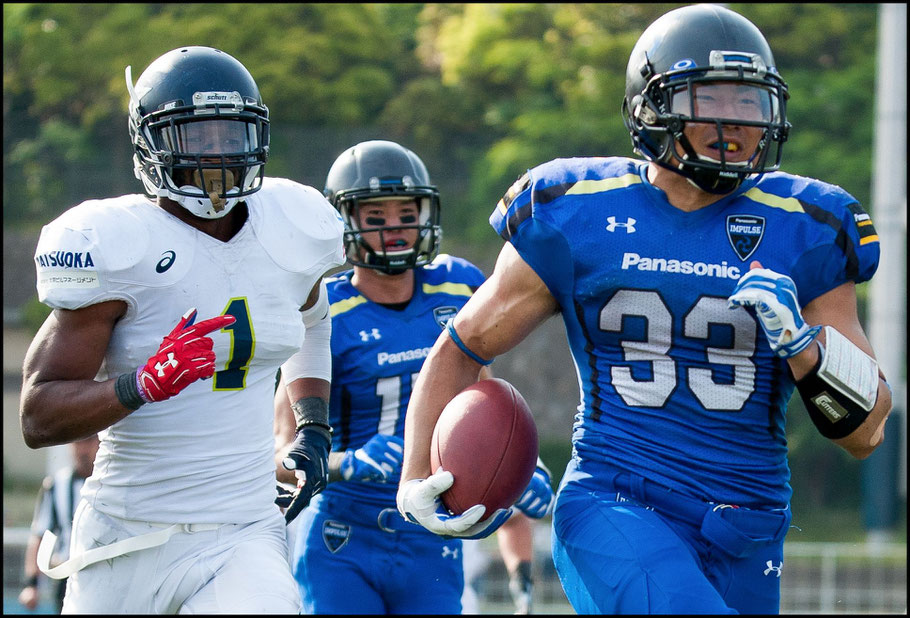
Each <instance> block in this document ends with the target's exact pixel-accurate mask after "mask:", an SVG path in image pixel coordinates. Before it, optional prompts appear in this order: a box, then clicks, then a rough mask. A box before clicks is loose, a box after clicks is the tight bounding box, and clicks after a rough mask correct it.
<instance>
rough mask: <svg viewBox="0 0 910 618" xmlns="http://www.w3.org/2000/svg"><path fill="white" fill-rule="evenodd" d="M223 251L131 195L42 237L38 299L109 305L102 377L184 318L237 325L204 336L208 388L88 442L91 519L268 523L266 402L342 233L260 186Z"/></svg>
mask: <svg viewBox="0 0 910 618" xmlns="http://www.w3.org/2000/svg"><path fill="white" fill-rule="evenodd" d="M246 203H247V206H248V210H249V218H248V220H247V221H246V223H245V224H244V226H243V228H242V229H241V230H240V231H239V232H238V233H237V234H236V235H235V236H234V237H233V238H231V239H230V240H229V241H228V242H221V241H219V240H216V239H215V238H212V237H211V236H209V235H207V234H204V233H202V232H200V231H198V230H196V229H195V228H193V227H191V226H189V225H187V224H185V223H183V222H182V221H180V220H178V219H177V218H176V217H174V216H172V215H170V214H169V213H167V212H166V211H165V210H163V209H161V208H159V207H158V206H156V205H155V204H154V203H153V202H151V201H150V200H149V199H148V198H146V197H144V196H142V195H127V196H123V197H119V198H114V199H106V200H90V201H87V202H84V203H82V204H80V205H78V206H76V207H74V208H72V209H70V210H68V211H67V212H65V213H64V214H63V215H61V216H60V217H58V218H57V219H56V220H54V221H52V222H51V223H50V224H48V225H46V226H45V227H44V229H43V230H42V232H41V238H40V240H39V242H38V248H37V251H36V255H35V261H36V263H37V268H38V296H39V299H40V300H41V301H42V302H44V303H46V304H48V305H49V306H51V307H54V308H62V309H79V308H81V307H85V306H88V305H92V304H95V303H99V302H103V301H107V300H112V299H119V300H123V301H125V302H126V303H127V305H128V309H127V312H126V314H125V316H124V317H123V318H122V319H121V320H119V321H118V322H117V324H116V325H115V327H114V330H113V335H112V337H111V341H110V345H109V346H108V350H107V354H106V357H105V359H104V364H103V366H102V373H106V374H107V375H108V376H110V377H116V376H117V375H119V374H121V373H123V372H135V371H136V369H137V368H138V367H139V366H141V365H144V364H145V362H146V361H147V360H148V358H149V357H150V356H152V355H153V354H154V353H155V352H156V351H157V349H158V346H159V345H160V344H161V341H162V339H163V337H164V336H165V335H166V334H168V333H169V332H170V331H171V330H172V329H173V328H174V326H175V325H176V324H177V322H178V321H179V320H180V317H181V316H182V315H183V314H184V313H185V312H186V311H187V310H188V309H190V308H191V307H196V309H197V310H198V314H197V321H201V320H204V319H207V318H210V317H214V316H217V315H221V314H228V313H229V314H231V315H233V316H235V317H236V318H237V320H236V322H235V323H233V324H231V325H230V326H228V327H226V328H224V329H222V330H220V331H215V332H213V333H212V334H210V335H209V337H211V338H212V340H213V341H214V352H215V369H216V373H215V376H214V377H213V378H212V379H209V380H198V381H196V382H194V383H192V384H190V385H189V386H188V387H186V388H185V389H184V390H183V391H181V392H180V393H179V394H177V395H176V396H174V397H172V398H171V399H168V400H166V401H162V402H158V403H151V404H145V405H143V406H141V407H140V408H139V409H138V410H136V411H135V412H133V413H132V414H130V415H129V416H127V417H126V418H124V419H122V420H120V421H118V422H117V423H115V424H113V425H112V426H111V427H109V428H108V429H106V430H104V431H103V432H101V433H100V436H101V445H100V448H99V452H98V456H97V459H96V461H95V470H94V473H93V474H92V476H91V477H90V478H89V479H88V480H87V481H86V483H85V486H84V488H83V491H82V495H83V497H84V498H86V499H87V500H88V501H89V502H90V503H91V505H92V506H93V507H94V508H95V509H96V510H98V511H100V512H102V513H106V514H109V515H113V516H115V517H121V518H124V519H132V520H142V521H153V522H162V523H242V522H250V521H254V520H259V519H262V518H264V517H266V516H268V515H269V514H270V513H272V512H274V510H275V509H276V508H277V507H275V505H274V503H273V502H274V498H275V495H276V494H275V464H274V458H273V452H274V437H273V430H272V426H273V407H272V401H273V393H274V387H275V376H276V372H277V370H278V367H279V366H280V365H281V364H282V363H283V362H284V361H285V360H287V359H288V358H289V357H290V356H291V355H292V354H293V353H294V352H296V351H297V350H298V349H299V348H300V346H301V345H302V343H303V340H304V334H305V330H306V329H305V326H304V324H303V321H302V318H301V314H300V311H299V310H300V307H301V306H302V305H303V304H304V303H305V302H306V299H307V296H308V294H309V292H310V290H311V289H312V288H313V286H314V284H315V283H316V282H317V281H318V279H319V277H320V276H321V275H322V274H324V273H325V272H326V270H328V269H330V268H332V267H334V266H338V265H341V264H343V263H344V259H345V257H344V249H343V243H342V232H343V224H342V222H341V219H340V218H339V216H338V215H337V213H336V211H335V209H334V208H333V207H332V206H331V204H329V203H328V201H326V200H325V198H324V197H323V196H322V195H321V194H320V193H319V192H318V191H317V190H315V189H313V188H312V187H306V186H303V185H300V184H298V183H296V182H293V181H290V180H285V179H280V178H267V179H265V182H264V183H263V186H262V188H261V189H260V190H259V191H258V192H257V193H255V194H253V195H251V196H250V197H248V198H247V199H246Z"/></svg>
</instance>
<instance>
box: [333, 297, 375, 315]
mask: <svg viewBox="0 0 910 618" xmlns="http://www.w3.org/2000/svg"><path fill="white" fill-rule="evenodd" d="M365 302H367V299H366V296H352V297H351V298H345V299H344V300H339V301H336V302H334V303H332V304H331V306H330V307H329V315H330V317H333V318H334V317H335V316H336V315H339V314H342V313H344V312H346V311H350V310H351V309H353V308H354V307H356V306H358V305H362V304H363V303H365Z"/></svg>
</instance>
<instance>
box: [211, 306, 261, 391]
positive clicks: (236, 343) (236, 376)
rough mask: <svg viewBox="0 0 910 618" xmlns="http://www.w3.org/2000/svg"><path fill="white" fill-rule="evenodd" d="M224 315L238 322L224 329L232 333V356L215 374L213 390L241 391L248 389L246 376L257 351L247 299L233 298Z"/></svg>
mask: <svg viewBox="0 0 910 618" xmlns="http://www.w3.org/2000/svg"><path fill="white" fill-rule="evenodd" d="M223 314H224V315H232V316H234V317H235V318H236V319H237V321H236V322H234V323H233V324H231V325H230V326H226V327H224V328H223V329H222V330H226V331H230V333H231V355H230V357H229V358H228V362H227V365H226V366H225V369H222V370H221V371H216V372H215V376H214V378H213V379H212V390H216V391H239V390H241V389H243V388H245V387H246V374H247V372H248V371H249V370H250V361H251V360H253V352H254V351H255V349H256V336H255V334H254V333H253V321H252V320H251V319H250V308H249V305H247V302H246V298H232V299H231V300H230V301H228V304H227V307H226V308H225V310H224V312H223Z"/></svg>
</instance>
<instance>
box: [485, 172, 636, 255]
mask: <svg viewBox="0 0 910 618" xmlns="http://www.w3.org/2000/svg"><path fill="white" fill-rule="evenodd" d="M639 165H640V162H638V161H636V160H634V159H629V158H626V157H575V158H569V159H554V160H552V161H548V162H546V163H542V164H540V165H538V166H537V167H535V168H533V169H530V170H528V172H526V173H525V174H523V175H522V176H521V177H520V178H519V179H518V180H516V181H515V183H514V184H513V185H512V186H511V187H509V189H508V191H506V194H505V195H504V196H503V197H502V199H501V200H499V203H497V205H496V208H495V209H494V210H493V213H492V214H491V215H490V225H491V226H492V227H493V229H494V230H496V233H497V234H499V235H500V236H502V238H503V239H504V240H511V238H512V236H513V235H514V234H515V232H516V230H517V229H518V227H519V226H520V225H521V224H522V223H523V222H524V221H526V220H528V219H531V218H536V217H539V216H540V214H541V212H544V211H546V209H547V208H548V207H550V206H549V205H550V204H552V203H553V202H556V201H557V200H558V199H559V198H562V197H563V196H567V195H568V196H572V195H589V194H593V193H600V192H604V191H610V190H613V189H621V188H624V187H629V186H632V185H635V184H639V183H641V177H640V176H639V171H638V166H639ZM550 208H551V207H550Z"/></svg>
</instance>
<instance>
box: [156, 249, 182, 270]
mask: <svg viewBox="0 0 910 618" xmlns="http://www.w3.org/2000/svg"><path fill="white" fill-rule="evenodd" d="M162 255H164V257H163V258H161V259H160V260H158V263H157V264H155V272H158V273H163V272H164V271H166V270H167V269H168V268H170V267H171V264H173V263H174V259H175V258H176V257H177V254H176V253H175V252H174V251H165V252H164V253H163V254H162Z"/></svg>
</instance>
